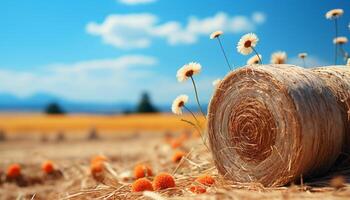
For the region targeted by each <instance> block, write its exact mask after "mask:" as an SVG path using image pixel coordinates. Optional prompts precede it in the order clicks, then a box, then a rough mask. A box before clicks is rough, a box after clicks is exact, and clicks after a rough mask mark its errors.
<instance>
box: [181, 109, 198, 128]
mask: <svg viewBox="0 0 350 200" xmlns="http://www.w3.org/2000/svg"><path fill="white" fill-rule="evenodd" d="M184 108H185V109H186V110H187V112H189V113H190V114H191V115H192V117H193V118H194V120H196V123H197V126H198V127H199V128H200V129H202V126H201V124H200V123H199V121H198V119H197V117H196V115H194V113H193V112H192V111H191V110H190V109H189V108H187V106H185V105H184Z"/></svg>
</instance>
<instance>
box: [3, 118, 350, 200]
mask: <svg viewBox="0 0 350 200" xmlns="http://www.w3.org/2000/svg"><path fill="white" fill-rule="evenodd" d="M74 117H75V116H74ZM35 118H36V117H35ZM38 118H43V117H42V116H38ZM38 118H36V119H38ZM94 119H95V118H94ZM167 119H168V118H166V119H163V122H164V121H167ZM44 120H45V119H44ZM46 120H49V119H46ZM76 120H78V119H77V118H76ZM90 120H91V119H90ZM2 123H3V122H2ZM174 129H175V128H174ZM166 130H167V129H166ZM178 130H179V131H177V132H176V134H173V136H172V138H176V139H179V138H181V140H183V142H182V144H181V145H180V146H179V147H177V148H176V149H173V148H172V147H171V144H170V142H169V136H168V137H165V136H164V135H161V134H149V133H151V132H150V131H147V132H144V133H143V134H131V133H119V134H116V135H111V134H104V132H103V131H101V134H100V139H99V140H92V141H91V140H90V141H89V140H85V139H83V138H80V139H79V138H74V139H70V138H69V137H68V139H67V140H65V141H60V142H53V141H51V140H49V141H48V142H44V143H43V142H42V141H40V140H38V139H37V138H36V137H27V140H20V138H17V139H9V140H7V141H4V142H1V143H0V171H1V170H4V169H6V166H8V165H9V164H10V163H14V162H18V163H19V164H20V165H21V166H22V168H23V174H24V175H25V176H27V177H31V178H38V179H41V180H42V183H38V184H33V185H30V186H28V187H18V186H16V185H15V184H14V183H3V184H2V185H0V197H1V199H4V200H7V199H16V198H17V199H32V198H33V199H38V200H40V199H70V200H82V199H151V198H149V197H146V196H149V195H151V196H152V195H153V196H154V195H157V196H158V197H157V199H348V198H349V197H350V185H349V184H346V185H345V187H338V186H339V185H342V184H339V183H337V188H333V187H330V186H329V184H328V183H329V180H330V179H331V178H332V177H333V176H334V175H333V174H329V177H323V178H321V179H316V180H306V181H304V183H303V184H301V185H300V184H299V185H292V186H288V187H275V188H264V187H263V186H262V185H259V184H239V183H233V182H230V181H227V180H225V179H223V178H222V177H221V176H220V175H219V174H218V172H217V170H216V168H215V167H214V165H213V163H212V157H211V154H210V152H209V151H208V150H207V149H206V148H205V146H204V145H203V143H202V141H201V139H200V138H199V137H198V136H194V137H190V138H187V137H184V136H183V135H182V134H181V133H182V132H181V131H180V130H182V129H178ZM66 131H67V132H66V135H69V133H70V132H69V130H68V129H67V130H66ZM159 131H160V129H159ZM164 131H165V130H163V132H164ZM73 132H74V131H73ZM174 133H175V132H174ZM28 135H30V136H32V134H28ZM177 150H182V151H185V152H188V154H186V156H185V158H184V159H183V160H181V161H180V162H179V163H173V161H172V157H171V155H172V154H173V153H174V152H175V151H177ZM98 154H102V155H105V156H106V157H107V158H108V162H107V164H106V165H105V168H106V173H105V174H104V176H103V178H102V179H101V180H100V181H96V180H95V179H94V178H93V177H92V176H91V174H90V170H89V167H90V159H91V157H92V156H94V155H98ZM47 159H50V160H52V161H53V162H54V163H55V164H56V165H57V167H58V168H59V169H60V170H61V171H62V173H63V178H61V179H47V178H45V176H44V175H43V174H42V171H41V168H40V166H41V163H42V162H43V161H44V160H47ZM139 163H147V164H148V165H150V166H151V167H152V169H153V175H157V174H158V173H160V172H168V173H171V174H173V175H174V177H175V181H176V187H175V188H172V189H167V190H163V191H158V192H155V193H151V194H149V193H147V194H143V193H133V192H131V184H132V182H133V181H134V179H133V173H132V172H133V168H134V166H135V165H136V164H139ZM341 172H342V173H343V174H342V175H344V177H345V178H347V180H346V181H349V179H348V178H349V176H347V175H348V174H350V169H342V170H341ZM202 174H209V175H211V176H213V177H214V178H215V184H214V185H213V186H211V187H207V192H206V193H205V194H200V195H198V194H193V193H192V192H191V191H190V187H191V186H192V185H193V184H196V183H194V180H195V179H196V178H197V177H198V176H200V175H202ZM153 177H154V176H152V177H150V179H151V180H152V179H153ZM197 184H198V183H197ZM145 195H146V196H145ZM159 195H160V196H161V198H160V197H159Z"/></svg>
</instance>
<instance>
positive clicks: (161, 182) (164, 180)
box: [153, 172, 175, 190]
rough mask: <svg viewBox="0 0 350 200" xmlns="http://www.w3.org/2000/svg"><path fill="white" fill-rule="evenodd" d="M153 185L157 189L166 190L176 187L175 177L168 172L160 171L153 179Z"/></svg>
mask: <svg viewBox="0 0 350 200" xmlns="http://www.w3.org/2000/svg"><path fill="white" fill-rule="evenodd" d="M153 187H154V189H155V190H164V189H167V188H173V187H175V180H174V177H173V176H172V175H170V174H168V173H164V172H163V173H160V174H158V175H157V176H156V177H154V180H153Z"/></svg>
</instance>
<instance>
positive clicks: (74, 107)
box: [0, 93, 135, 114]
mask: <svg viewBox="0 0 350 200" xmlns="http://www.w3.org/2000/svg"><path fill="white" fill-rule="evenodd" d="M52 102H57V103H58V104H59V105H60V106H61V107H62V108H63V109H64V110H65V111H66V112H69V113H70V112H74V113H101V114H113V113H120V112H124V111H126V110H133V109H134V108H135V105H133V104H131V103H110V104H108V103H93V102H91V103H90V102H83V103H82V102H74V101H68V100H65V99H63V98H59V97H57V96H54V95H50V94H46V93H37V94H35V95H32V96H30V97H26V98H19V97H16V96H14V95H11V94H7V93H0V111H9V112H11V111H21V112H43V110H44V108H45V107H46V106H47V105H48V104H49V103H52Z"/></svg>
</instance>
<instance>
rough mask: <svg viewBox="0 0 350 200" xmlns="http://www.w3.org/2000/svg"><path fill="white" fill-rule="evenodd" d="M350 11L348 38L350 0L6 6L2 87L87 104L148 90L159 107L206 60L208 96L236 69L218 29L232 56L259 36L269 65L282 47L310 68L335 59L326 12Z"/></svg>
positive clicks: (202, 82)
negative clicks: (187, 70)
mask: <svg viewBox="0 0 350 200" xmlns="http://www.w3.org/2000/svg"><path fill="white" fill-rule="evenodd" d="M333 8H343V9H344V11H345V14H344V15H343V16H342V18H341V19H340V23H339V27H340V29H339V30H340V35H343V36H347V37H349V33H350V32H349V29H348V28H347V25H348V23H349V21H350V2H349V1H344V0H332V1H330V0H327V1H319V0H284V1H277V0H264V1H261V0H235V1H233V0H201V1H198V0H176V1H175V0H84V1H83V0H74V1H71V0H54V1H42V0H32V1H20V0H4V1H1V2H0V27H1V31H0V38H1V40H0V41H1V42H0V80H1V84H0V92H5V93H11V94H14V95H17V96H19V97H25V96H30V95H33V94H35V93H39V92H40V93H42V92H45V93H50V94H54V95H57V96H60V97H63V98H66V99H69V100H74V101H84V102H102V103H103V102H119V101H129V102H136V101H137V100H138V98H139V95H140V93H141V91H144V90H147V91H149V92H150V93H151V94H152V98H153V100H154V101H155V102H157V103H159V104H164V103H168V102H170V101H171V100H172V99H173V98H174V97H175V96H177V95H178V94H180V93H188V94H190V95H192V93H193V92H192V90H191V85H190V83H189V82H188V83H181V84H180V83H177V81H176V77H175V74H176V71H177V69H178V68H179V67H181V66H182V65H183V64H186V63H187V62H191V61H197V62H200V63H201V64H202V67H203V71H202V73H201V74H200V75H199V76H198V77H195V78H196V80H197V81H198V83H199V88H200V89H199V90H200V96H201V98H202V100H203V101H208V99H209V98H210V96H211V92H212V85H211V82H212V81H213V80H215V79H216V78H220V77H223V76H224V75H225V74H226V73H227V66H226V65H225V61H224V59H223V57H222V54H221V52H220V49H219V46H218V44H217V42H216V41H212V40H209V39H208V37H209V33H210V32H211V31H212V30H216V29H223V30H224V32H225V34H224V35H223V38H222V39H223V43H224V46H225V49H226V51H227V53H228V55H229V58H230V61H231V62H232V63H233V64H234V65H235V66H242V65H244V63H245V62H246V60H247V59H248V58H249V56H248V57H246V56H242V55H239V54H238V53H237V52H236V49H235V45H236V43H237V41H238V40H239V38H240V36H242V35H243V34H244V33H247V32H255V33H256V34H257V35H258V36H259V38H260V42H259V44H258V46H257V50H258V51H259V53H261V54H262V55H263V62H265V63H268V62H269V60H270V58H269V57H270V54H271V53H272V52H274V51H277V50H284V51H286V52H287V53H288V58H289V62H290V63H298V60H297V59H296V56H297V54H298V53H300V52H307V53H308V54H309V55H310V57H309V60H307V63H308V65H311V66H314V65H327V64H331V63H332V61H333V50H334V48H333V46H332V39H333V36H334V29H333V23H332V22H331V21H329V20H326V19H325V17H324V15H325V12H326V11H328V10H330V9H333Z"/></svg>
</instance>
